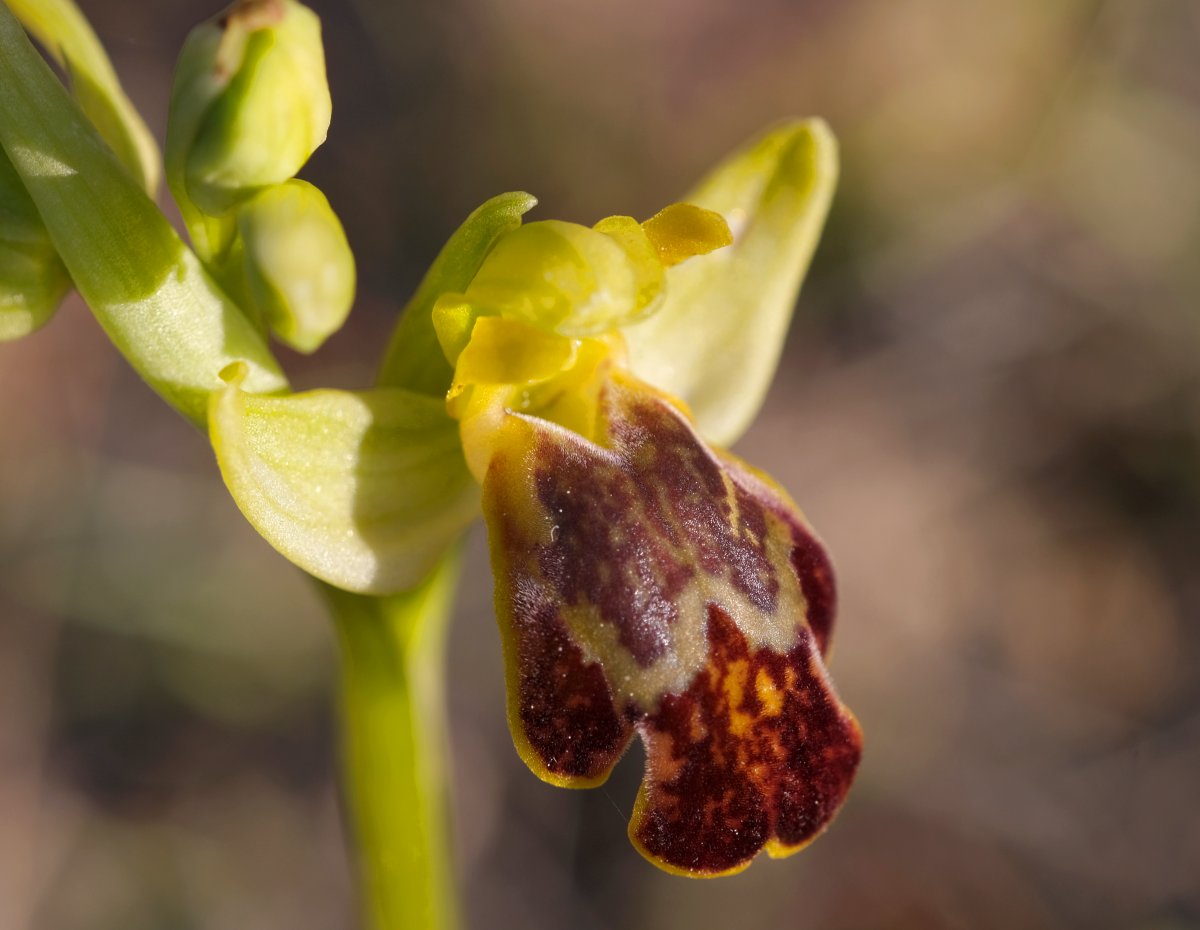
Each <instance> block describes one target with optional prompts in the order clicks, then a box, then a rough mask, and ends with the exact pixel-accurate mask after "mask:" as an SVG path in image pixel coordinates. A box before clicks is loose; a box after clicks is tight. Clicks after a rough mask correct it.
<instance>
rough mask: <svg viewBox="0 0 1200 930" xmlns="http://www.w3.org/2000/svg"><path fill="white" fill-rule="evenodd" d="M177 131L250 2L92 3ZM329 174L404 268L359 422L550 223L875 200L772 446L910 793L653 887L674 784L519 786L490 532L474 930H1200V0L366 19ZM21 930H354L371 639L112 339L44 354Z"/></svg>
mask: <svg viewBox="0 0 1200 930" xmlns="http://www.w3.org/2000/svg"><path fill="white" fill-rule="evenodd" d="M82 5H83V6H84V8H85V10H86V11H87V12H88V14H89V15H90V16H91V17H92V18H93V20H94V22H95V23H96V25H97V28H98V30H99V31H100V33H101V34H102V36H103V38H104V40H105V41H106V43H107V44H108V47H109V49H110V50H111V53H112V54H113V57H114V59H115V60H116V62H117V65H118V68H119V70H120V71H121V73H122V75H123V76H124V78H125V80H126V83H127V86H128V87H129V89H130V91H131V94H132V96H133V97H134V98H135V100H136V101H137V102H138V103H139V105H140V106H141V107H142V109H143V112H144V113H145V114H146V115H147V117H148V119H149V120H150V122H151V124H152V125H153V126H154V127H155V129H156V131H157V132H158V134H159V136H160V138H161V135H162V128H163V124H164V121H165V109H166V98H167V93H168V88H169V81H170V71H171V67H172V63H173V59H174V55H175V51H176V50H177V49H178V47H179V45H180V44H181V42H182V40H183V37H184V35H185V34H186V31H187V29H188V28H189V27H190V25H191V24H192V23H194V22H196V21H198V20H200V19H203V18H205V17H207V16H209V15H211V14H212V13H213V12H215V4H211V3H209V2H207V0H186V2H183V0H179V2H174V3H170V4H153V3H152V4H137V5H134V6H131V5H130V4H127V3H120V2H116V0H83V2H82ZM315 6H316V7H317V9H318V10H319V11H320V12H321V13H322V15H323V17H324V19H325V23H326V33H327V49H328V58H329V68H330V79H331V83H332V87H333V93H334V103H335V115H334V123H333V128H332V133H331V138H330V141H329V143H328V144H327V145H326V147H325V148H324V149H322V150H321V151H320V152H319V153H318V154H317V156H316V157H315V158H314V160H313V162H312V164H311V165H310V167H309V169H308V170H307V172H306V176H307V177H309V178H310V179H311V180H313V181H314V182H315V183H317V184H318V185H320V186H321V187H322V188H324V189H325V191H326V192H327V193H328V195H329V197H330V199H331V201H332V202H333V204H334V206H335V208H337V209H338V210H339V212H340V213H341V215H342V217H343V219H344V221H345V224H346V227H347V230H348V233H349V236H350V239H351V242H352V244H353V245H354V247H355V249H356V252H357V255H358V257H359V261H360V272H361V281H360V299H359V302H358V305H357V308H356V310H355V314H354V315H353V316H352V317H351V322H350V324H349V325H348V327H347V328H346V330H345V331H344V332H343V333H341V334H339V335H338V336H337V337H336V338H335V339H334V340H333V341H332V343H331V344H330V345H329V346H328V347H327V348H326V350H324V351H323V352H322V353H321V354H319V355H318V356H317V357H316V358H314V359H302V358H299V357H297V356H289V357H288V358H287V363H288V366H289V370H290V371H291V372H292V374H293V375H294V377H295V380H296V381H297V383H298V384H300V385H303V386H315V385H339V386H361V385H365V384H366V383H367V382H368V380H369V378H370V375H371V369H372V365H373V363H374V360H375V357H376V355H377V351H378V347H379V346H380V344H381V341H382V340H383V339H384V338H385V334H386V332H387V331H388V328H389V326H390V323H391V320H392V319H393V317H394V314H395V312H396V309H397V307H398V306H399V305H400V304H401V303H402V301H403V299H404V298H405V296H406V295H407V294H408V293H409V292H410V291H411V289H412V288H413V286H414V284H415V282H416V280H417V278H418V276H419V274H420V273H421V271H422V270H423V268H424V267H425V265H426V263H427V262H428V261H429V259H430V258H431V257H432V256H433V254H434V253H435V251H436V249H437V248H438V246H439V245H440V244H441V242H442V241H443V240H444V238H445V237H446V235H447V234H448V233H449V232H450V231H451V230H452V229H453V228H454V226H455V225H456V224H457V223H458V222H459V221H460V220H461V218H462V217H463V216H464V215H465V214H466V213H467V211H468V210H469V209H471V208H472V207H473V206H474V205H476V204H477V203H478V202H480V201H482V200H483V199H485V198H486V197H488V196H490V195H492V194H494V193H497V192H499V191H502V190H507V189H515V188H520V189H527V190H530V191H532V192H534V193H536V194H538V195H539V196H540V197H541V198H542V206H541V208H539V212H538V214H537V215H538V216H540V217H548V216H557V217H562V218H568V219H576V220H580V221H584V222H594V221H595V220H596V219H598V218H599V217H601V216H603V215H607V214H610V213H632V214H635V215H647V214H649V213H650V212H652V211H654V210H655V209H657V208H658V207H659V206H661V205H662V204H664V203H666V202H668V201H669V200H671V199H673V198H676V197H678V196H679V195H680V194H682V193H683V191H684V190H686V188H687V186H688V185H689V184H690V183H691V182H692V181H693V180H694V179H695V178H696V177H697V176H698V174H699V173H700V172H701V171H702V170H703V169H704V168H705V167H706V166H708V165H709V164H711V163H712V162H714V161H715V160H716V159H717V158H719V157H720V156H722V155H723V154H724V153H725V152H726V151H728V150H729V149H730V148H732V147H733V146H735V145H736V144H738V143H739V142H740V141H741V140H742V139H744V138H745V137H747V136H749V135H751V134H752V133H754V132H756V131H757V130H758V129H759V128H760V127H762V126H764V125H766V124H768V123H770V122H772V121H774V120H776V119H778V118H780V117H783V116H789V115H809V114H821V115H824V116H825V117H826V118H828V119H829V121H830V122H831V124H832V125H833V127H834V129H835V131H836V132H837V133H838V135H839V137H840V139H841V142H842V146H843V149H842V151H843V164H844V170H843V180H842V184H841V188H840V192H839V195H838V198H837V202H836V204H835V208H834V214H833V216H832V219H831V222H830V227H829V230H828V233H827V235H826V237H825V240H824V242H823V244H822V246H821V249H820V251H819V253H818V255H817V257H816V261H815V263H814V266H813V270H812V274H811V276H810V279H809V282H808V284H807V285H806V287H805V290H804V293H803V295H802V298H801V301H800V306H799V311H798V314H797V319H796V322H795V324H794V326H793V328H792V333H791V338H790V342H789V344H788V348H787V354H786V357H785V361H784V364H783V367H782V370H781V372H780V375H779V378H778V380H777V382H776V384H775V387H774V389H773V391H772V394H771V397H770V401H769V404H768V406H767V409H766V410H765V411H764V413H763V415H762V417H761V418H760V420H759V422H758V423H757V425H756V426H755V428H754V430H753V431H752V432H751V433H750V434H749V435H748V436H747V437H746V439H745V440H744V441H743V443H742V444H741V445H740V447H739V451H741V452H742V454H743V455H745V456H746V457H748V458H749V459H750V460H752V461H753V462H755V463H756V464H758V465H759V466H761V467H764V468H766V469H767V470H769V471H771V472H772V473H773V474H774V475H775V476H777V477H778V478H779V479H780V480H781V481H782V482H783V483H784V484H785V485H786V486H787V487H788V488H789V489H791V491H792V493H793V494H794V496H795V497H796V498H797V500H798V501H799V502H800V503H801V505H802V506H803V507H804V508H805V509H806V511H807V512H808V514H809V516H810V517H811V519H812V520H813V522H814V524H815V525H816V526H817V527H818V529H819V530H820V531H821V532H822V534H823V535H824V536H825V538H826V540H827V542H828V543H829V545H830V547H831V549H832V551H833V553H834V555H835V558H836V560H837V564H838V566H839V570H840V579H841V587H842V592H843V609H842V614H841V621H840V624H841V625H840V629H839V631H838V634H837V637H836V648H835V656H834V660H833V673H834V677H835V679H836V681H837V683H838V686H839V689H840V691H841V693H842V695H843V697H844V698H845V700H846V701H847V702H848V703H849V704H850V706H851V707H853V708H854V709H855V710H856V712H857V713H858V715H859V717H860V718H861V721H862V723H863V726H864V729H865V731H866V736H867V751H866V757H865V761H864V764H863V768H862V772H861V775H860V778H859V781H858V785H857V788H856V790H855V792H854V793H853V794H852V796H851V798H850V801H849V803H848V804H847V806H846V808H845V810H844V811H843V813H842V814H841V816H840V817H839V819H838V821H837V822H836V823H835V825H834V827H833V829H832V830H831V831H830V833H829V834H828V835H827V836H826V837H824V838H823V839H822V840H820V841H819V842H818V843H817V844H815V845H814V846H813V847H812V848H811V849H810V850H808V851H807V852H805V853H802V854H800V855H799V856H797V857H794V858H792V859H789V860H786V861H784V862H770V861H762V862H759V863H756V864H755V865H754V866H753V867H752V868H751V869H750V870H749V871H748V872H746V873H745V874H743V875H742V876H740V877H738V878H734V879H726V880H721V881H715V882H707V883H702V882H688V881H685V880H683V879H678V878H672V877H670V876H667V875H664V874H660V873H659V872H657V871H656V870H654V869H653V868H652V867H650V866H649V865H647V864H646V863H645V862H643V860H642V859H641V858H640V857H639V856H638V855H637V854H636V853H635V852H634V851H633V849H632V848H631V847H630V846H629V845H628V843H627V841H626V838H625V822H626V820H627V817H628V814H629V812H630V809H631V806H632V802H633V796H634V792H635V789H636V784H637V781H638V778H639V768H640V764H641V759H640V753H634V754H631V757H630V758H629V759H627V760H626V762H625V763H624V764H623V765H622V766H621V768H620V769H619V771H618V773H617V774H616V775H615V776H614V778H613V779H612V780H611V782H610V783H609V784H608V785H607V786H606V787H605V788H603V789H599V790H595V791H590V792H565V791H561V790H557V789H553V788H550V787H548V786H545V785H543V784H541V783H540V782H538V781H537V780H536V779H535V778H534V777H533V776H532V775H530V774H529V773H528V772H527V771H525V769H524V767H523V766H522V764H521V763H520V761H519V760H518V759H517V756H516V754H515V752H514V751H513V748H512V745H511V743H510V741H509V739H508V735H507V732H506V730H505V725H504V720H503V714H502V696H501V695H502V680H501V679H502V670H501V663H500V661H499V650H498V642H497V634H496V632H495V629H494V624H493V621H492V620H491V617H490V609H489V596H490V592H489V587H490V579H489V576H488V572H487V569H486V566H485V562H484V559H483V557H482V550H481V547H480V545H479V542H480V540H479V539H478V538H476V539H475V546H474V550H475V551H474V561H473V563H472V566H471V568H470V570H469V571H468V574H467V583H466V589H465V590H464V592H463V595H462V607H461V610H460V611H459V615H458V617H457V619H456V624H455V628H454V632H453V648H452V659H451V661H452V669H451V682H452V687H453V693H452V695H451V701H452V712H453V713H452V716H453V733H452V738H453V744H454V749H455V753H456V758H455V767H456V782H455V792H456V804H457V815H458V824H457V830H458V855H459V861H460V866H461V872H462V886H463V889H464V893H465V896H466V901H467V909H468V914H469V916H470V918H471V923H472V926H473V927H476V928H521V930H526V928H527V930H542V928H547V930H549V928H554V930H557V928H583V930H592V928H596V930H599V928H636V930H641V928H647V930H659V928H688V930H710V928H712V930H715V928H727V927H747V928H758V927H763V928H768V927H769V928H797V930H807V928H822V930H826V928H828V930H860V928H861V930H909V928H912V930H918V928H919V930H940V928H970V930H975V928H981V930H987V928H1037V930H1040V928H1046V930H1049V928H1096V930H1104V928H1132V930H1182V928H1194V927H1200V813H1198V810H1197V806H1198V802H1200V678H1198V676H1197V671H1198V669H1200V631H1198V629H1197V619H1198V615H1200V575H1198V574H1197V571H1196V564H1195V563H1196V559H1197V554H1198V552H1200V261H1198V250H1197V247H1198V246H1200V170H1197V167H1198V164H1200V67H1197V62H1198V61H1200V4H1197V3H1196V2H1195V0H1138V2H1130V0H1126V2H1116V0H1110V2H1103V0H1056V2H1046V0H977V2H973V3H956V2H953V0H905V2H895V0H842V2H833V0H762V2H757V3H749V2H734V0H612V2H609V3H593V4H582V3H573V2H560V0H506V2H498V0H497V2H487V3H485V2H468V0H417V2H411V3H398V2H383V0H356V2H340V3H339V2H335V0H325V2H321V3H316V4H315ZM0 411H3V413H2V416H3V420H2V438H0V489H2V490H0V499H2V500H3V503H2V504H0V928H3V930H25V928H39V930H41V928H46V930H110V928H111V930H141V928H153V930H160V928H197V930H199V928H204V930H259V928H262V930H269V928H279V930H306V928H314V930H315V928H320V930H329V928H335V930H336V928H351V927H353V926H354V924H355V918H354V910H353V908H354V905H353V901H352V892H351V883H350V879H349V876H348V871H347V866H346V864H345V851H344V847H343V840H342V834H341V829H342V828H341V821H340V814H339V810H338V802H337V794H336V789H335V781H334V761H333V758H332V747H333V745H334V743H333V741H334V736H333V719H332V712H331V707H330V705H331V678H332V671H333V655H332V639H331V636H330V633H329V630H328V628H327V626H326V623H325V621H324V619H323V617H322V616H321V614H320V611H319V608H318V605H317V604H316V603H315V602H314V600H313V599H312V598H311V597H310V594H309V591H308V590H307V588H306V586H305V584H304V583H303V581H302V580H301V578H300V577H299V575H298V573H297V572H296V571H294V570H293V569H291V568H290V567H289V566H288V565H287V564H286V563H285V562H284V561H283V560H282V558H280V557H278V556H276V555H275V554H274V553H273V552H272V551H271V550H270V549H269V548H268V547H267V546H266V544H265V543H263V542H261V541H260V540H259V539H258V538H257V536H256V535H255V534H254V533H253V532H252V530H251V529H250V528H249V527H248V526H247V525H246V524H245V523H244V521H243V520H242V518H241V517H240V515H239V514H238V513H237V511H236V509H235V508H234V506H233V504H232V503H231V502H230V501H229V499H228V497H227V496H226V494H225V492H224V490H223V488H222V487H221V485H220V482H219V479H218V478H217V476H216V470H215V468H214V466H213V462H212V459H211V453H210V452H209V450H208V448H207V446H206V444H205V442H204V441H203V439H202V438H201V437H200V436H199V435H198V434H197V433H195V432H194V431H193V430H192V429H191V428H190V427H188V426H187V425H186V424H185V423H184V422H183V420H181V419H180V418H178V417H177V416H175V415H173V414H171V413H170V412H169V411H168V410H167V409H166V408H165V407H164V406H163V405H162V404H161V403H160V402H159V401H158V400H157V399H156V398H154V397H153V396H152V395H151V394H150V393H149V391H148V390H147V389H146V388H145V387H143V385H142V384H141V383H140V382H139V381H138V380H137V379H136V378H135V377H134V376H133V375H132V374H130V372H129V371H128V370H127V369H126V367H125V366H124V365H123V364H122V362H121V361H120V359H119V358H118V357H117V356H116V355H115V353H114V352H113V350H112V349H111V348H110V347H109V346H108V345H107V343H106V341H105V340H104V338H103V337H102V335H101V334H100V332H99V330H98V328H97V327H96V325H95V324H94V322H93V321H92V320H91V319H90V317H89V316H88V315H87V313H86V310H85V309H84V308H83V307H82V306H81V305H80V303H79V302H78V300H75V299H73V300H72V301H70V302H69V304H68V305H67V306H66V307H65V308H64V309H63V311H62V312H61V313H60V314H59V316H58V317H57V318H56V319H55V320H54V321H53V322H52V323H51V324H50V325H49V326H48V327H47V328H46V329H45V330H43V331H42V332H40V333H38V334H36V335H35V336H33V337H31V338H29V339H26V340H24V341H22V342H19V343H17V344H13V345H5V346H0Z"/></svg>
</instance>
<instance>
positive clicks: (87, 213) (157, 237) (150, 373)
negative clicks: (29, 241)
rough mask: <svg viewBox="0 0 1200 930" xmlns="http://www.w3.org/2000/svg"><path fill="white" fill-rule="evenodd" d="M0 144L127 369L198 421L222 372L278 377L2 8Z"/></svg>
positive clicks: (250, 378) (253, 381)
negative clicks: (235, 368)
mask: <svg viewBox="0 0 1200 930" xmlns="http://www.w3.org/2000/svg"><path fill="white" fill-rule="evenodd" d="M0 147H3V149H4V150H5V152H6V153H7V154H8V157H9V158H10V159H11V160H12V163H13V167H14V168H15V169H16V171H17V174H18V175H19V176H20V178H21V181H22V183H23V184H24V185H25V187H26V189H27V190H28V191H29V194H30V196H31V197H32V199H33V202H34V204H35V205H36V206H37V209H38V213H39V214H41V217H42V221H43V222H44V223H45V225H46V229H47V231H48V232H49V234H50V238H51V240H52V241H53V243H54V247H55V249H56V250H57V251H58V254H59V255H60V256H61V258H62V260H63V263H64V264H65V265H66V267H67V270H68V271H69V272H70V274H71V278H72V280H73V281H74V282H75V286H76V287H77V288H78V289H79V292H80V294H82V295H83V298H84V300H85V301H86V302H87V304H88V306H89V307H90V308H91V310H92V312H93V313H94V314H95V315H96V318H97V320H99V322H100V324H101V326H103V327H104V329H105V331H106V332H107V333H108V335H109V337H110V338H111V339H112V341H113V343H114V344H115V345H116V346H117V348H118V349H119V350H120V351H121V352H122V353H123V354H124V355H125V357H126V358H127V359H128V360H129V362H130V364H132V365H133V367H134V368H135V369H136V370H137V371H138V373H139V374H140V375H141V376H142V377H143V378H144V379H145V380H146V381H147V382H148V383H149V384H150V386H151V387H152V388H154V390H156V391H157V392H158V393H159V394H161V395H162V396H163V398H164V399H165V400H167V401H168V402H169V403H170V404H172V405H173V406H174V407H176V409H178V410H179V411H180V412H182V413H183V414H184V415H185V416H187V417H189V418H191V419H192V420H193V422H195V423H197V424H198V425H201V426H202V425H203V424H204V423H205V420H206V412H207V400H208V394H209V393H210V392H211V391H213V390H214V389H216V388H218V387H220V386H221V385H222V382H221V379H220V377H219V374H220V372H221V371H222V369H224V368H225V367H227V366H228V365H229V364H231V363H233V362H236V361H239V360H241V361H245V362H246V363H247V371H248V373H247V377H246V380H245V388H246V390H249V391H256V392H268V391H279V390H284V389H286V387H287V381H286V379H285V378H284V376H283V374H282V372H281V371H280V369H279V366H278V364H277V363H276V361H275V359H274V358H273V357H272V356H271V353H270V352H269V350H268V349H267V346H266V343H265V342H264V340H263V338H262V336H261V335H260V334H259V333H258V332H257V331H256V330H255V329H254V327H253V326H252V325H251V323H250V322H249V320H247V318H246V317H245V316H244V315H243V314H242V312H241V311H240V310H239V309H238V308H237V307H235V306H234V305H233V304H232V303H231V302H230V300H229V298H228V297H226V296H225V294H224V293H223V292H222V291H221V289H220V288H219V287H217V285H216V284H215V283H214V282H213V280H212V278H211V277H210V276H209V274H208V272H207V271H206V270H205V269H204V267H203V266H202V265H201V263H200V261H199V260H198V259H197V258H196V256H195V255H193V254H192V253H191V252H190V251H189V250H188V249H187V247H186V246H184V244H183V242H182V241H181V240H180V239H179V236H178V235H177V234H176V233H175V231H174V230H173V229H172V228H171V224H170V223H169V222H168V221H167V219H166V217H164V216H163V215H162V213H161V212H159V210H158V208H157V207H156V206H155V205H154V203H153V202H152V201H151V200H150V198H149V197H148V196H147V195H146V192H145V191H144V190H142V188H141V186H140V185H139V184H138V183H137V182H136V181H134V179H133V178H132V177H131V176H130V175H129V174H128V172H126V171H125V169H124V168H123V167H122V166H121V164H120V163H119V162H118V161H117V160H116V159H115V158H114V157H113V154H112V151H111V150H110V149H109V148H108V146H107V145H106V144H105V143H104V142H103V141H102V140H101V138H100V136H99V135H98V134H97V132H96V130H95V128H94V127H93V126H92V124H91V123H90V122H89V121H88V120H87V118H86V117H85V116H84V115H83V113H82V112H81V111H80V110H79V108H78V107H77V106H76V105H75V103H74V102H73V101H72V100H71V99H70V97H68V96H67V93H66V91H65V90H64V89H63V86H62V85H61V84H60V83H59V82H58V79H57V78H56V77H55V76H54V74H53V73H52V72H51V71H50V69H49V67H48V66H47V65H46V63H45V62H44V61H43V60H42V58H41V56H39V55H38V54H37V52H36V51H35V50H34V48H33V46H32V45H31V44H30V43H29V40H28V38H26V36H25V33H24V31H23V30H22V29H21V27H20V26H19V25H18V23H17V21H16V19H15V18H14V17H13V16H12V14H11V13H10V12H9V10H8V8H7V7H6V6H4V5H3V4H0Z"/></svg>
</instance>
